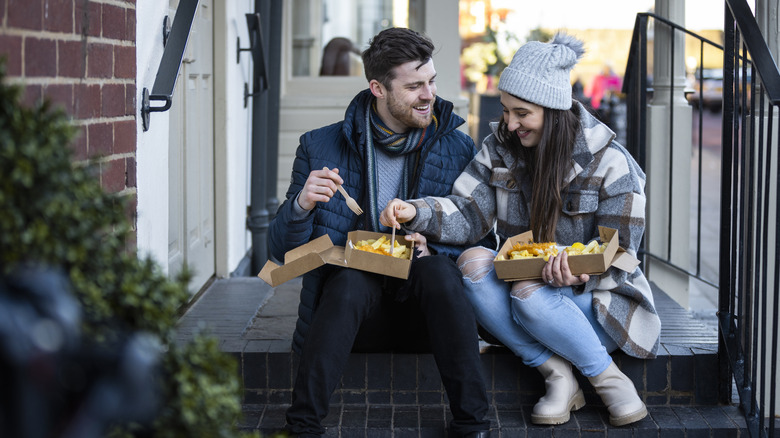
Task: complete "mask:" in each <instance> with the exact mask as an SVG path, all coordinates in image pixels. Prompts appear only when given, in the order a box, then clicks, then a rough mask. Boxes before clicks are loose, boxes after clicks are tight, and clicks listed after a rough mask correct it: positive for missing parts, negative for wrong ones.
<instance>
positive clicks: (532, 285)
mask: <svg viewBox="0 0 780 438" xmlns="http://www.w3.org/2000/svg"><path fill="white" fill-rule="evenodd" d="M542 287H544V283H542V282H540V281H538V280H523V281H516V282H514V283H512V290H511V294H512V296H513V297H515V298H517V299H520V300H525V299H528V298H529V297H530V296H531V295H533V293H534V292H536V291H537V290H539V289H540V288H542Z"/></svg>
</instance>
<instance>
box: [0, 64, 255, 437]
mask: <svg viewBox="0 0 780 438" xmlns="http://www.w3.org/2000/svg"><path fill="white" fill-rule="evenodd" d="M21 92H22V91H21V87H19V86H13V85H8V84H6V83H5V62H4V61H3V60H2V59H0V212H2V214H0V270H1V272H0V274H3V275H5V274H9V273H10V272H11V271H12V270H13V269H14V267H15V266H19V265H20V264H22V263H28V262H33V263H42V264H46V265H53V266H57V267H61V268H63V269H64V271H65V272H66V274H67V275H68V277H69V280H70V283H71V285H72V291H73V293H74V294H75V295H76V297H77V299H78V300H79V301H80V303H81V306H82V308H83V312H84V321H83V331H84V333H85V334H86V336H88V338H89V339H90V340H91V341H94V342H97V343H103V344H108V343H109V342H111V341H114V340H116V339H117V338H118V337H119V336H120V334H121V333H122V332H125V333H126V332H128V331H133V332H137V331H143V332H149V333H152V334H154V335H156V336H157V337H158V338H159V339H160V340H161V342H162V344H163V351H164V353H163V357H162V363H163V368H164V370H163V374H164V376H165V377H164V379H163V380H164V381H163V383H162V386H163V389H162V393H163V395H162V397H163V400H162V401H161V406H162V408H161V410H160V412H159V415H158V416H157V418H156V419H155V421H154V424H153V426H152V429H153V430H152V431H151V434H150V435H151V436H156V437H204V438H205V437H208V438H214V437H235V436H242V435H243V433H241V432H240V431H237V430H235V427H234V424H235V422H236V421H237V420H238V418H239V416H240V414H241V390H242V389H241V385H240V382H239V378H238V373H237V363H236V361H235V359H234V358H233V357H232V356H230V355H228V354H226V353H222V352H220V351H219V349H218V348H217V342H216V340H215V339H214V338H211V337H209V336H207V335H206V334H198V335H196V336H195V337H194V339H193V340H192V341H191V342H189V343H187V344H184V345H177V344H176V343H175V342H174V339H175V324H176V321H177V319H178V313H179V311H180V309H181V308H182V307H183V306H184V305H185V304H186V303H187V301H188V300H189V293H188V292H187V287H186V286H187V281H188V279H187V278H186V276H182V277H181V278H179V279H177V280H176V281H171V280H169V279H168V278H167V277H166V276H165V275H164V274H163V273H162V272H161V270H160V269H159V267H157V266H156V265H155V264H154V263H153V262H152V261H151V260H150V259H148V258H144V259H139V258H138V257H137V255H136V254H134V253H133V251H132V250H128V249H127V248H126V245H125V242H127V241H128V237H129V233H130V232H131V227H130V226H129V221H128V220H127V218H126V213H125V209H126V205H125V204H126V201H125V200H124V199H122V197H121V196H117V195H111V194H108V193H105V192H104V191H103V190H102V188H101V186H100V183H99V181H98V179H97V177H96V176H97V174H96V172H97V166H96V165H95V163H92V162H89V163H74V162H73V157H72V152H71V150H70V148H69V144H70V142H71V140H72V138H73V135H74V133H75V129H74V127H73V126H72V125H71V124H70V122H69V120H68V118H67V116H66V115H65V114H64V113H62V112H61V111H56V110H52V109H51V108H50V106H49V104H48V103H43V104H41V105H39V106H36V107H35V108H26V107H24V106H22V105H21V103H20V96H21ZM139 429H140V428H138V427H137V426H136V427H135V428H134V427H133V425H119V426H118V427H117V428H115V429H114V430H112V433H111V435H112V436H133V435H134V434H135V433H141V434H144V436H148V435H147V434H148V433H149V432H150V431H149V430H142V431H141V430H139Z"/></svg>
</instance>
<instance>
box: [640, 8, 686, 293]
mask: <svg viewBox="0 0 780 438" xmlns="http://www.w3.org/2000/svg"><path fill="white" fill-rule="evenodd" d="M655 9H656V13H657V14H658V15H660V16H662V17H664V18H666V19H667V20H669V21H672V22H676V23H684V22H685V4H684V2H677V1H672V0H656V2H655ZM684 38H685V37H684V34H683V33H682V32H676V31H675V30H674V29H673V28H672V27H670V26H669V25H667V24H665V23H662V22H659V21H657V20H656V21H655V29H654V55H653V90H654V91H653V98H652V100H651V101H650V103H649V106H648V112H647V123H648V125H647V126H648V129H647V152H646V153H647V156H646V160H647V169H646V172H647V174H649V175H653V178H648V181H647V226H646V228H645V229H646V242H647V249H648V251H649V252H651V253H655V254H663V255H665V256H666V258H667V259H668V260H669V261H670V262H672V263H673V264H674V265H677V266H678V267H681V268H684V269H688V267H689V266H690V261H689V257H690V256H689V243H688V242H689V235H690V214H689V207H688V206H689V205H690V157H691V134H692V117H693V113H692V108H691V106H690V105H689V104H688V101H687V100H686V99H685V94H684V89H685V47H684ZM672 212H674V214H672ZM672 242H674V243H672ZM645 269H646V272H647V274H648V278H650V279H652V281H653V282H655V283H656V284H657V285H658V286H659V287H660V288H661V289H663V290H665V291H666V292H667V293H668V294H669V296H671V297H672V298H673V299H675V300H676V301H677V302H678V303H680V305H682V306H683V307H688V298H689V278H688V275H686V274H685V273H682V272H680V271H678V270H675V269H671V268H669V267H668V266H667V264H665V263H661V262H659V261H657V260H654V259H652V258H649V259H647V265H646V268H645Z"/></svg>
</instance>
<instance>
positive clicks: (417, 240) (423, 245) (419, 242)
mask: <svg viewBox="0 0 780 438" xmlns="http://www.w3.org/2000/svg"><path fill="white" fill-rule="evenodd" d="M404 239H406V240H408V241H410V242H414V247H415V248H417V250H418V251H420V255H418V256H417V258H420V257H425V256H429V255H431V251H430V250H429V249H428V239H426V238H425V236H423V235H422V234H420V233H412V234H407V235H406V236H404Z"/></svg>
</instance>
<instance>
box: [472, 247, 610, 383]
mask: <svg viewBox="0 0 780 438" xmlns="http://www.w3.org/2000/svg"><path fill="white" fill-rule="evenodd" d="M480 250H481V251H480ZM496 254H497V252H496V251H493V250H490V249H487V248H471V249H469V250H468V251H466V252H464V253H463V255H462V256H461V258H460V259H459V260H458V266H459V268H460V269H461V272H463V273H464V277H463V284H464V286H465V288H464V289H465V293H466V297H467V299H468V300H469V301H470V302H471V305H472V307H473V308H474V313H475V315H476V317H477V321H478V322H479V323H480V325H482V327H484V328H485V329H486V330H487V331H488V332H490V334H492V335H493V336H495V337H496V338H497V339H498V340H499V341H501V342H502V343H503V344H504V345H505V346H506V347H507V348H509V349H510V350H512V352H514V353H515V354H516V355H517V356H519V357H520V358H521V359H522V360H523V363H525V364H526V365H528V366H530V367H534V368H535V367H538V366H539V365H541V364H543V363H544V362H546V361H547V359H549V358H550V357H551V356H552V355H553V354H557V355H558V356H561V357H562V358H564V359H566V360H568V361H569V362H571V363H572V365H574V366H575V367H576V368H577V369H578V370H579V371H580V372H581V373H582V374H583V375H584V376H586V377H593V376H597V375H599V374H601V372H602V371H604V370H606V369H607V367H608V366H609V364H610V363H611V362H612V358H611V357H610V355H609V353H610V352H612V351H614V350H616V349H617V344H616V343H615V341H614V340H612V338H610V337H609V336H608V335H607V333H606V332H605V331H604V329H603V328H602V327H601V325H600V324H599V323H598V321H597V320H596V316H595V314H594V311H593V307H592V304H591V301H592V294H591V293H590V292H585V293H579V294H575V293H574V292H573V290H572V288H571V287H560V288H556V287H552V286H548V285H544V286H541V287H539V288H538V289H536V290H535V291H533V292H532V293H530V294H528V295H524V296H523V297H522V298H518V297H517V296H513V295H512V294H511V286H512V283H511V282H506V281H504V280H501V279H499V278H498V277H497V276H496V271H495V269H494V268H493V262H492V261H493V258H494V257H495V255H496Z"/></svg>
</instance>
